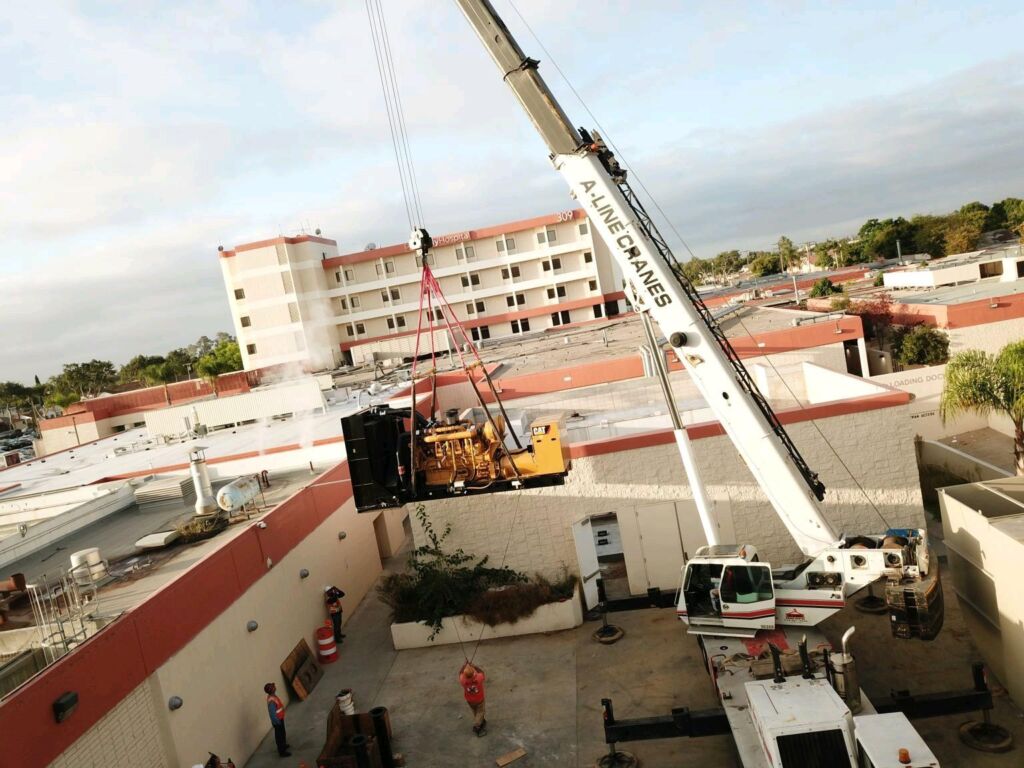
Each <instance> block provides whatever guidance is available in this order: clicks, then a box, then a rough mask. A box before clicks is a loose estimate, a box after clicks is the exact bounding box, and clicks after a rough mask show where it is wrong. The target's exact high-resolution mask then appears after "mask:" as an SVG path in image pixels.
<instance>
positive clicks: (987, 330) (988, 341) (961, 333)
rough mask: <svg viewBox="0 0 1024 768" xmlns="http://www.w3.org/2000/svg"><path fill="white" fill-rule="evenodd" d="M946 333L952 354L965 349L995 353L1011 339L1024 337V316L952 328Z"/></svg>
mask: <svg viewBox="0 0 1024 768" xmlns="http://www.w3.org/2000/svg"><path fill="white" fill-rule="evenodd" d="M946 333H947V335H948V336H949V353H950V354H951V355H953V354H956V353H957V352H962V351H963V350H965V349H980V350H982V351H984V352H991V353H993V354H994V353H996V352H998V351H999V350H1001V349H1002V348H1003V347H1005V346H1006V345H1007V344H1009V343H1010V342H1011V341H1020V340H1021V339H1022V338H1024V318H1017V319H1014V320H1003V321H1000V322H998V323H985V324H984V325H970V326H967V327H966V328H950V329H948V330H947V331H946Z"/></svg>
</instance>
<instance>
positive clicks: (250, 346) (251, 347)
mask: <svg viewBox="0 0 1024 768" xmlns="http://www.w3.org/2000/svg"><path fill="white" fill-rule="evenodd" d="M245 351H246V352H248V353H249V354H250V355H255V354H256V345H255V344H246V345H245Z"/></svg>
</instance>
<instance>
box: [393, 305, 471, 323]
mask: <svg viewBox="0 0 1024 768" xmlns="http://www.w3.org/2000/svg"><path fill="white" fill-rule="evenodd" d="M467 306H468V305H467ZM430 317H431V312H430V310H427V319H428V320H429V319H430ZM433 318H434V321H435V322H440V321H442V320H444V312H442V311H441V308H440V307H434V311H433ZM398 327H399V328H404V327H405V320H404V319H403V318H399V323H398Z"/></svg>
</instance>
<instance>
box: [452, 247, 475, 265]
mask: <svg viewBox="0 0 1024 768" xmlns="http://www.w3.org/2000/svg"><path fill="white" fill-rule="evenodd" d="M475 258H476V252H475V251H474V250H473V246H472V245H460V246H458V247H456V249H455V260H456V261H473V259H475Z"/></svg>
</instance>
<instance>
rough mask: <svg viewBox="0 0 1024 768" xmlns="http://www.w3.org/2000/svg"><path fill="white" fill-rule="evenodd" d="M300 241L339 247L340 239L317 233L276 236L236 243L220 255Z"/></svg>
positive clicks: (226, 256) (227, 255)
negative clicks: (251, 241)
mask: <svg viewBox="0 0 1024 768" xmlns="http://www.w3.org/2000/svg"><path fill="white" fill-rule="evenodd" d="M299 243H320V244H321V245H333V246H335V247H337V245H338V241H337V240H331V239H329V238H326V237H317V236H316V235H299V236H298V237H274V238H271V239H270V240H257V241H256V242H254V243H242V245H236V246H235V247H234V248H233V249H232V250H230V251H220V252H219V253H218V255H219V256H220V257H221V258H222V259H224V258H228V257H230V256H234V255H236V254H238V253H241V252H242V251H252V250H255V249H256V248H266V247H267V246H268V245H298V244H299Z"/></svg>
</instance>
